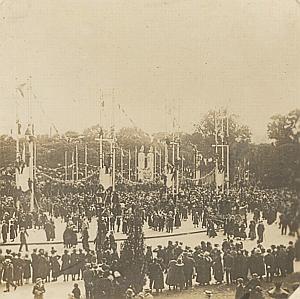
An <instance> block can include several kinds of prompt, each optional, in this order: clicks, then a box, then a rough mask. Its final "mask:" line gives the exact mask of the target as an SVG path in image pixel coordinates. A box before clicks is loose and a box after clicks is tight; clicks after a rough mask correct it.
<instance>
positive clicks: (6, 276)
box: [3, 259, 17, 292]
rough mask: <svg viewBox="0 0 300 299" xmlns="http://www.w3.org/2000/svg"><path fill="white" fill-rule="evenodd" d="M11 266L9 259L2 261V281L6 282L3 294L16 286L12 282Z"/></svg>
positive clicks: (12, 270)
mask: <svg viewBox="0 0 300 299" xmlns="http://www.w3.org/2000/svg"><path fill="white" fill-rule="evenodd" d="M13 272H14V269H13V264H12V262H11V260H10V259H6V260H5V261H4V273H3V280H4V281H5V282H6V289H5V290H4V292H9V290H10V289H9V287H10V286H13V287H14V289H16V288H17V285H16V284H14V282H13V279H14V278H13Z"/></svg>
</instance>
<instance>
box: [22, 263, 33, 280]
mask: <svg viewBox="0 0 300 299" xmlns="http://www.w3.org/2000/svg"><path fill="white" fill-rule="evenodd" d="M30 266H31V260H30V259H29V258H24V260H23V277H24V279H29V278H31V267H30Z"/></svg>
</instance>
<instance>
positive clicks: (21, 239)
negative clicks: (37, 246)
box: [19, 227, 28, 252]
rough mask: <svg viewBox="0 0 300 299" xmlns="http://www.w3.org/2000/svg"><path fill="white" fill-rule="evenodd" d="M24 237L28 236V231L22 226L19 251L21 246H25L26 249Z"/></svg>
mask: <svg viewBox="0 0 300 299" xmlns="http://www.w3.org/2000/svg"><path fill="white" fill-rule="evenodd" d="M26 237H28V233H27V231H26V230H25V228H24V227H22V228H21V231H20V243H21V244H20V248H19V252H21V251H22V248H23V246H25V250H26V251H28V245H27V240H26Z"/></svg>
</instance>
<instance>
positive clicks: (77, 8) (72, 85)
mask: <svg viewBox="0 0 300 299" xmlns="http://www.w3.org/2000/svg"><path fill="white" fill-rule="evenodd" d="M0 3H1V4H0V57H1V66H0V103H1V105H0V134H4V133H8V132H9V131H10V128H12V127H13V126H14V123H15V98H16V97H19V100H20V99H21V97H20V96H19V95H18V96H17V95H16V91H15V90H16V86H17V85H18V84H21V83H23V82H25V81H26V78H28V77H29V76H32V88H33V92H34V93H35V94H36V95H37V98H38V99H39V101H40V102H41V105H42V106H43V109H44V110H45V114H47V115H45V114H44V113H43V112H42V109H40V108H39V107H38V106H37V104H36V103H35V108H34V115H35V118H36V127H37V130H38V131H39V132H47V131H48V130H49V125H50V123H51V122H53V123H55V125H56V126H57V128H58V129H59V130H60V131H61V132H64V131H66V130H69V129H72V130H77V131H81V130H82V129H83V128H85V127H88V126H91V125H93V124H95V123H97V122H98V112H97V104H96V103H97V100H98V99H99V96H100V89H102V90H103V92H104V100H105V102H106V103H108V102H110V101H111V98H112V97H111V90H112V89H114V93H115V101H116V103H120V104H121V106H122V107H123V109H124V111H126V114H127V115H128V116H129V117H130V118H131V119H132V120H133V121H134V123H135V124H136V125H137V126H139V127H141V128H142V129H144V130H146V131H148V132H154V131H162V130H165V129H166V128H167V126H166V123H167V122H166V121H165V111H166V109H165V106H166V103H168V105H169V106H171V104H172V103H177V102H178V101H180V105H178V104H176V105H175V104H174V105H173V106H176V107H178V106H179V107H180V115H179V116H180V124H181V128H182V129H183V130H190V129H191V128H192V124H193V123H194V122H196V121H197V120H198V119H199V118H200V117H201V116H202V115H203V114H204V113H205V112H207V111H208V110H209V109H213V108H215V107H218V106H227V107H228V109H229V111H231V112H233V113H236V114H238V115H240V120H241V121H242V122H244V123H245V124H247V125H248V126H249V127H250V129H251V130H252V132H253V137H254V138H253V139H254V141H255V142H261V141H265V140H266V124H267V122H268V120H269V117H270V116H271V115H273V114H275V113H287V112H288V111H290V110H292V109H295V108H297V107H298V108H299V106H300V105H299V103H300V4H298V3H297V1H296V0H284V1H283V0H263V1H262V0H251V1H246V0H241V1H237V0H164V1H163V0H122V1H121V0H106V1H101V0H97V1H92V0H89V1H76V0H72V1H71V0H70V1H66V0H43V1H40V0H35V1H33V0H18V1H17V0H2V1H0ZM24 103H25V100H23V103H22V104H21V107H22V109H23V110H24V109H25V105H24ZM106 110H108V109H106ZM24 115H25V113H23V115H22V113H21V118H22V119H23V120H25V116H24ZM107 116H109V115H107ZM116 122H117V123H118V126H122V125H128V126H129V125H131V123H130V122H129V121H128V118H127V117H125V116H124V113H116Z"/></svg>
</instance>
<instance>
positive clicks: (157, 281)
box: [152, 263, 164, 290]
mask: <svg viewBox="0 0 300 299" xmlns="http://www.w3.org/2000/svg"><path fill="white" fill-rule="evenodd" d="M152 271H153V272H152V274H153V280H154V286H153V287H154V289H156V290H160V289H163V288H164V274H163V270H162V268H161V266H160V264H158V263H154V264H153V265H152Z"/></svg>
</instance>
